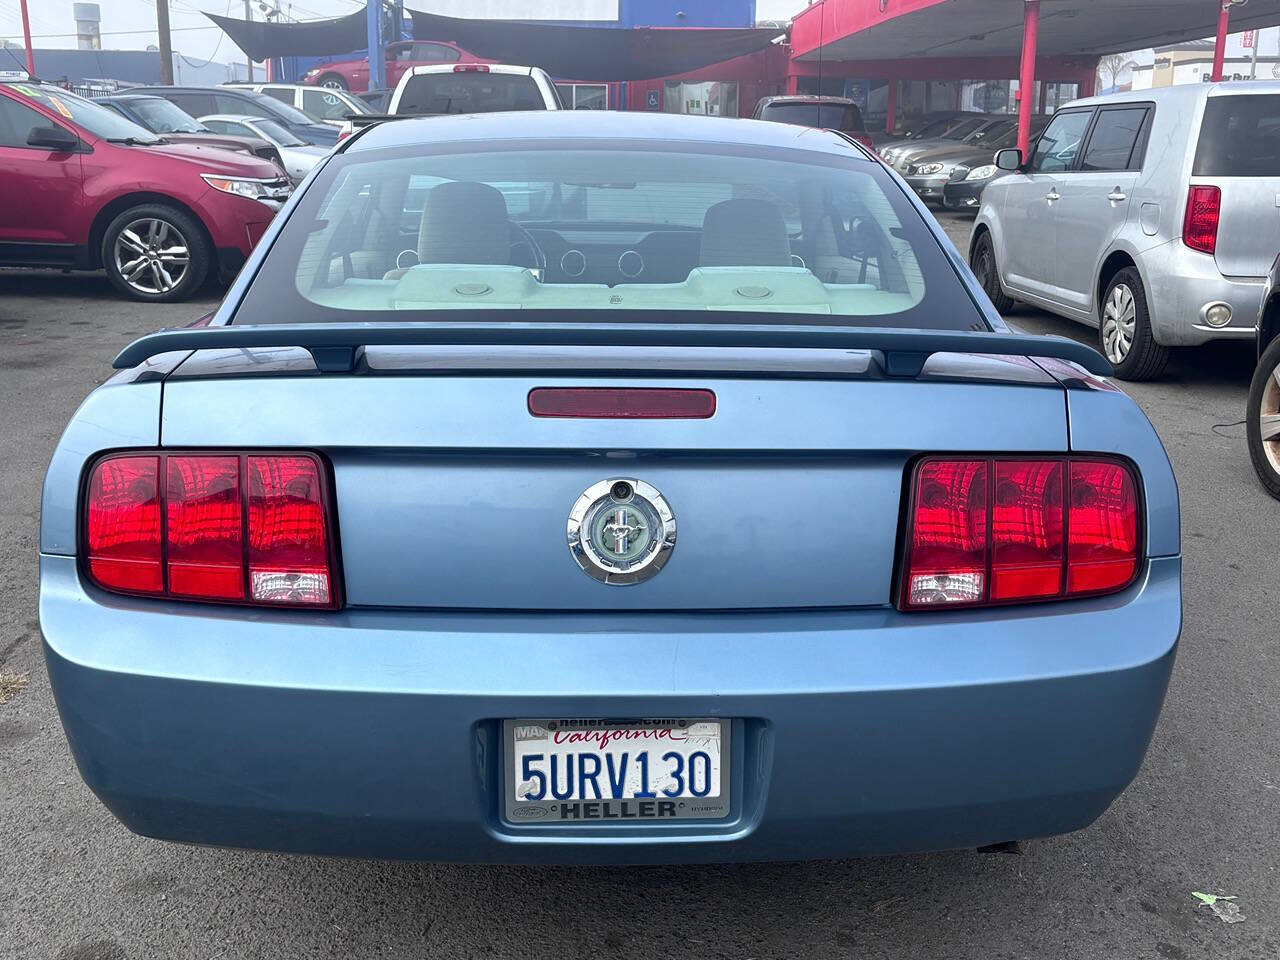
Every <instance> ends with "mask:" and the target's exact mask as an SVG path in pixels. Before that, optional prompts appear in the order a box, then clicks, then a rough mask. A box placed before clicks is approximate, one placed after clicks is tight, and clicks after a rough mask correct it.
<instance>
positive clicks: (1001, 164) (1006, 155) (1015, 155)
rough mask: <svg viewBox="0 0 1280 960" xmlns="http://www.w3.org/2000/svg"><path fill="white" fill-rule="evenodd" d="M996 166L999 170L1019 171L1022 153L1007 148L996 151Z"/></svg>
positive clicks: (1016, 149)
mask: <svg viewBox="0 0 1280 960" xmlns="http://www.w3.org/2000/svg"><path fill="white" fill-rule="evenodd" d="M995 160H996V166H997V167H998V168H999V169H1001V170H1021V169H1022V151H1021V150H1019V149H1018V148H1017V147H1007V148H1005V149H1004V150H997V151H996V156H995Z"/></svg>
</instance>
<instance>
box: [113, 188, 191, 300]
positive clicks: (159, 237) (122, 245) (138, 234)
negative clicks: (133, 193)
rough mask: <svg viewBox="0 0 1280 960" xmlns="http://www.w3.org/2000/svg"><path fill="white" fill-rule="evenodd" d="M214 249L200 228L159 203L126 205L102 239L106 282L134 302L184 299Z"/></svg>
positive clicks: (176, 211)
mask: <svg viewBox="0 0 1280 960" xmlns="http://www.w3.org/2000/svg"><path fill="white" fill-rule="evenodd" d="M213 261H214V250H213V244H212V243H211V242H210V241H209V235H208V234H207V233H206V232H205V229H204V224H202V223H201V222H200V221H199V220H197V219H196V218H195V217H193V216H192V215H191V214H189V213H187V212H185V211H183V210H179V209H178V208H177V207H171V206H168V205H166V204H162V203H143V204H139V205H138V206H136V207H130V208H129V209H128V210H126V211H124V213H122V214H120V215H119V216H117V217H116V218H115V219H114V220H112V221H111V222H110V223H109V224H107V230H106V232H105V233H104V234H103V237H102V266H103V269H104V270H106V273H107V279H108V280H110V281H111V284H112V285H113V286H114V287H115V288H116V289H117V290H119V291H120V292H121V293H123V294H124V295H125V296H126V297H130V298H131V299H133V300H140V301H142V302H144V303H176V302H177V301H180V300H189V299H190V298H191V297H192V296H194V295H195V293H196V291H198V290H199V289H200V287H201V286H202V285H203V284H204V281H205V279H206V278H207V277H208V276H209V272H210V270H211V269H212V267H213Z"/></svg>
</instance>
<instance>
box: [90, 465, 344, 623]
mask: <svg viewBox="0 0 1280 960" xmlns="http://www.w3.org/2000/svg"><path fill="white" fill-rule="evenodd" d="M325 476H326V475H325V471H324V469H323V466H322V464H321V462H320V460H319V458H318V457H316V456H314V455H312V454H306V453H302V454H299V453H281V454H274V453H248V454H244V453H226V452H209V453H187V452H182V453H166V454H145V455H144V454H134V453H129V454H112V455H110V456H107V457H105V458H103V459H101V460H99V461H98V462H97V463H96V464H95V465H94V467H93V470H92V472H91V473H90V475H89V483H88V485H87V487H86V493H85V505H84V513H83V521H84V529H85V558H86V559H85V565H86V569H87V572H88V575H89V578H90V579H91V580H92V581H93V582H94V583H95V584H97V585H98V586H99V587H102V588H103V589H105V590H111V591H113V592H117V593H132V594H145V595H159V596H169V597H174V598H178V599H196V600H212V601H220V602H225V603H249V604H265V605H283V606H304V607H327V608H332V607H335V606H337V603H336V583H335V580H334V564H333V559H332V557H333V549H332V545H333V540H332V533H331V531H332V529H333V524H332V519H331V516H330V510H329V500H328V495H327V491H326V485H325Z"/></svg>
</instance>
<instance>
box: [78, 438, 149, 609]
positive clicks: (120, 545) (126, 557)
mask: <svg viewBox="0 0 1280 960" xmlns="http://www.w3.org/2000/svg"><path fill="white" fill-rule="evenodd" d="M159 476H160V458H159V457H156V456H138V457H112V458H111V459H110V460H104V461H102V462H101V463H99V464H98V466H97V468H96V469H95V470H94V471H93V476H92V477H91V478H90V479H89V491H88V502H87V503H86V505H85V516H84V524H85V546H86V547H87V548H88V560H89V573H90V575H92V577H93V579H94V580H96V581H97V582H98V583H99V584H101V585H102V586H103V587H105V588H107V589H108V590H119V591H123V592H125V593H160V592H162V591H163V589H164V571H163V564H162V561H161V559H160V549H161V548H160V493H159V486H160V481H159Z"/></svg>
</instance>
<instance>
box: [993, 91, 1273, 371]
mask: <svg viewBox="0 0 1280 960" xmlns="http://www.w3.org/2000/svg"><path fill="white" fill-rule="evenodd" d="M997 162H998V163H999V165H1000V166H1001V167H1003V168H1005V169H1013V170H1015V171H1016V172H1015V174H1014V175H1013V176H1008V177H1003V178H1001V179H1000V180H998V181H997V182H995V183H992V184H991V186H990V187H988V188H987V190H986V191H985V192H984V193H983V195H982V207H981V209H980V210H979V212H978V217H977V220H976V221H975V223H974V230H973V235H972V238H971V240H970V251H969V258H970V263H971V264H972V266H973V268H974V272H975V273H976V274H977V276H978V279H979V281H980V282H981V283H982V285H983V287H984V288H985V289H986V291H987V293H988V294H989V295H990V296H991V298H992V300H993V301H994V302H995V304H996V306H997V307H999V308H1001V309H1006V308H1008V307H1010V306H1011V305H1012V301H1013V300H1023V301H1026V302H1027V303H1031V304H1034V305H1036V306H1038V307H1042V308H1044V309H1045V310H1050V311H1052V312H1054V313H1058V314H1061V315H1062V316H1064V317H1069V318H1071V319H1073V320H1078V321H1080V322H1081V323H1087V324H1090V325H1092V326H1095V327H1098V328H1099V339H1100V341H1101V346H1102V349H1103V352H1104V353H1106V355H1107V358H1108V359H1109V360H1110V361H1111V362H1112V363H1113V364H1114V365H1115V368H1116V373H1117V375H1119V376H1121V377H1123V378H1125V379H1129V380H1147V379H1151V378H1153V377H1156V376H1158V375H1159V374H1160V372H1161V370H1162V369H1163V367H1164V364H1165V362H1166V361H1167V359H1168V356H1169V348H1170V347H1175V346H1189V345H1197V344H1201V343H1205V342H1206V341H1209V340H1218V339H1246V338H1251V337H1253V335H1254V331H1253V328H1254V323H1255V322H1256V320H1257V317H1258V309H1259V306H1260V305H1261V301H1262V289H1263V285H1264V284H1265V282H1266V277H1267V272H1268V269H1269V268H1270V266H1271V261H1272V259H1273V258H1274V257H1275V253H1276V250H1277V249H1280V85H1277V84H1273V83H1263V82H1258V83H1253V82H1246V83H1231V84H1226V85H1223V84H1217V85H1209V84H1195V85H1188V86H1180V87H1168V88H1165V89H1159V90H1136V91H1133V92H1131V93H1123V94H1118V95H1114V96H1108V97H1092V98H1089V99H1086V100H1079V101H1076V102H1074V103H1071V104H1068V105H1067V106H1066V107H1064V108H1063V109H1062V110H1060V111H1059V112H1058V113H1057V114H1056V115H1055V116H1054V118H1053V120H1052V122H1051V123H1050V124H1049V126H1048V127H1046V128H1045V131H1044V134H1043V135H1042V136H1041V137H1040V139H1039V140H1038V141H1037V142H1036V145H1035V148H1034V149H1033V150H1032V152H1031V156H1030V157H1029V158H1027V159H1026V161H1025V162H1024V161H1023V158H1022V157H1021V156H1020V155H1019V154H1018V152H1017V151H1016V150H1006V151H1001V152H1000V153H999V154H998V155H997Z"/></svg>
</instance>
